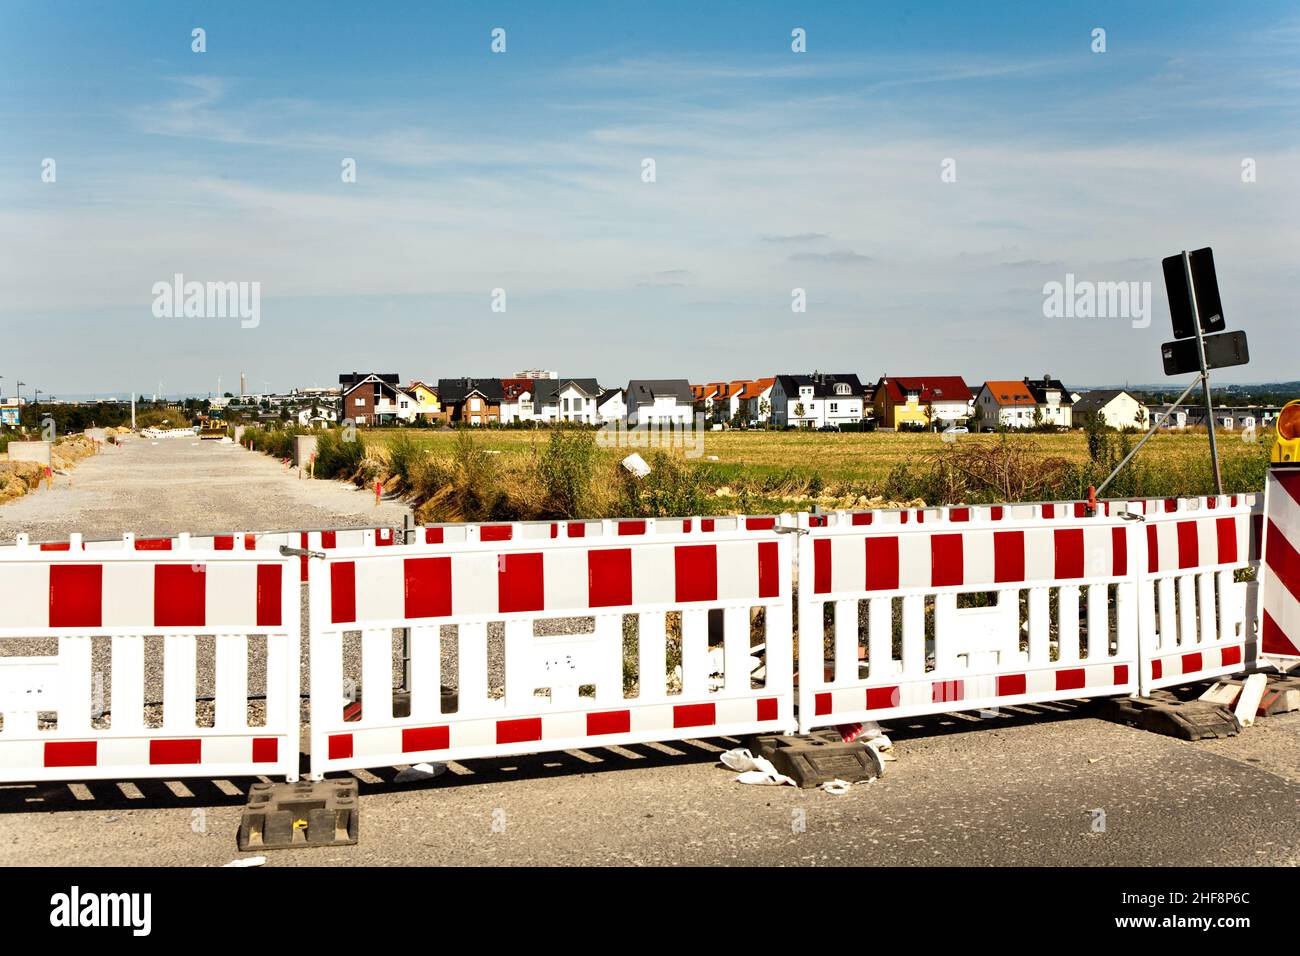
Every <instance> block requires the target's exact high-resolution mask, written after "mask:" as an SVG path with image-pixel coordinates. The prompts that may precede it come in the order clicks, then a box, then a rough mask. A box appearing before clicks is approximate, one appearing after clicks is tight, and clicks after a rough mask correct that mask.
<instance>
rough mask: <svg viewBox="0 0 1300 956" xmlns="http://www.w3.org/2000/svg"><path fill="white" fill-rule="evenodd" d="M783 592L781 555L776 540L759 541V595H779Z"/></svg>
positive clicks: (762, 596) (766, 596) (763, 596)
mask: <svg viewBox="0 0 1300 956" xmlns="http://www.w3.org/2000/svg"><path fill="white" fill-rule="evenodd" d="M780 593H781V555H780V551H779V549H778V548H777V544H776V542H775V541H760V542H759V543H758V596H759V597H760V598H768V597H777V596H779V595H780Z"/></svg>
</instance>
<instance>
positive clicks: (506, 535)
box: [478, 524, 514, 541]
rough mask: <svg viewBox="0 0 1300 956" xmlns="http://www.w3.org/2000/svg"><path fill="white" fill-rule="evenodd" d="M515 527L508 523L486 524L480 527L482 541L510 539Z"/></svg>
mask: <svg viewBox="0 0 1300 956" xmlns="http://www.w3.org/2000/svg"><path fill="white" fill-rule="evenodd" d="M513 533H514V528H512V527H510V525H508V524H485V525H483V526H481V527H480V528H479V529H478V539H479V540H480V541H509V540H510V536H511V535H512V534H513Z"/></svg>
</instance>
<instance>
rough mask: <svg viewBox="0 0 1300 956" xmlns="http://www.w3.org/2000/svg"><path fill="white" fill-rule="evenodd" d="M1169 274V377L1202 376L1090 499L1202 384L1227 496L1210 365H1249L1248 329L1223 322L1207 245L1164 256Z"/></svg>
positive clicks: (1163, 350)
mask: <svg viewBox="0 0 1300 956" xmlns="http://www.w3.org/2000/svg"><path fill="white" fill-rule="evenodd" d="M1161 266H1162V267H1163V269H1164V273H1165V292H1166V294H1167V296H1168V298H1169V317H1170V319H1171V320H1172V322H1173V327H1174V341H1172V342H1166V343H1164V344H1163V345H1162V346H1160V355H1161V358H1162V359H1163V360H1164V366H1165V374H1166V375H1185V374H1187V373H1188V372H1195V373H1196V377H1195V378H1194V379H1192V381H1191V383H1190V384H1189V385H1188V386H1187V387H1186V388H1185V389H1183V392H1182V394H1181V395H1179V396H1178V398H1177V399H1176V400H1175V401H1174V403H1173V404H1172V405H1170V406H1169V408H1168V409H1167V410H1166V411H1165V413H1164V414H1163V415H1160V416H1158V417H1157V418H1156V420H1155V422H1154V423H1153V424H1152V426H1151V428H1150V430H1149V431H1148V432H1147V433H1146V434H1145V435H1143V436H1142V440H1141V441H1139V442H1138V443H1137V444H1136V445H1134V446H1133V450H1132V451H1130V452H1129V453H1128V454H1127V455H1125V456H1124V460H1123V461H1121V462H1120V463H1119V464H1118V465H1116V466H1115V469H1114V470H1113V471H1112V472H1111V473H1110V474H1109V475H1107V476H1106V480H1105V481H1103V482H1102V483H1101V484H1100V485H1099V486H1097V488H1096V489H1095V490H1091V491H1090V495H1089V497H1090V500H1091V501H1094V502H1095V501H1096V499H1097V497H1098V496H1100V495H1101V493H1102V492H1103V491H1105V490H1106V486H1107V485H1109V484H1110V483H1111V482H1112V481H1113V480H1114V478H1115V476H1116V475H1118V474H1119V473H1120V470H1121V469H1122V468H1123V467H1124V466H1125V465H1127V464H1128V463H1129V461H1130V460H1131V459H1132V458H1133V456H1134V455H1136V454H1137V453H1138V450H1139V449H1140V448H1141V447H1142V446H1143V445H1145V444H1146V443H1147V439H1149V438H1150V437H1151V436H1152V435H1154V434H1155V433H1156V432H1157V431H1159V430H1160V428H1161V426H1163V425H1164V424H1165V422H1167V421H1168V420H1169V417H1170V416H1171V415H1173V413H1174V410H1175V409H1176V408H1178V406H1180V405H1181V404H1183V402H1184V401H1185V400H1186V399H1187V396H1188V395H1190V394H1191V393H1192V390H1193V389H1194V388H1196V386H1197V385H1200V386H1201V391H1202V394H1203V395H1204V398H1205V425H1206V429H1207V430H1208V431H1209V434H1210V461H1211V463H1212V465H1213V467H1214V492H1215V494H1218V495H1221V494H1223V475H1222V472H1221V471H1220V469H1219V449H1218V445H1217V443H1216V441H1215V437H1214V403H1213V400H1212V399H1211V396H1210V369H1212V368H1230V367H1232V366H1234V365H1245V364H1246V363H1247V362H1249V361H1250V351H1249V350H1248V348H1247V347H1246V333H1245V332H1226V331H1224V329H1225V327H1226V325H1225V323H1224V320H1223V302H1222V300H1220V298H1219V280H1218V277H1217V275H1216V274H1215V271H1214V252H1213V251H1212V250H1211V249H1210V248H1209V247H1208V246H1207V247H1206V248H1204V249H1196V250H1195V251H1193V252H1188V251H1187V250H1185V249H1184V250H1183V251H1182V252H1181V253H1180V254H1179V255H1176V256H1169V257H1167V258H1165V259H1163V260H1161Z"/></svg>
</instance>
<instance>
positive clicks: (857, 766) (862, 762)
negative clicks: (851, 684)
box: [753, 729, 885, 787]
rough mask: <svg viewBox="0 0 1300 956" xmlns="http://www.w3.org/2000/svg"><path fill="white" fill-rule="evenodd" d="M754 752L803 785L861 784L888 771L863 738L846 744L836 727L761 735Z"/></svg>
mask: <svg viewBox="0 0 1300 956" xmlns="http://www.w3.org/2000/svg"><path fill="white" fill-rule="evenodd" d="M753 752H754V754H755V756H759V757H766V758H767V759H768V760H770V761H772V766H774V767H776V769H777V771H778V772H779V773H783V774H785V775H786V776H787V777H790V778H791V779H792V780H794V782H795V783H797V784H798V785H799V786H800V787H820V786H821V785H822V784H823V783H829V782H830V781H832V780H843V781H845V782H846V783H858V782H860V781H863V780H874V779H875V778H876V777H879V776H880V775H881V774H883V773H884V772H885V765H884V763H882V762H881V759H880V755H879V754H878V753H876V751H875V750H874V749H872V748H871V747H868V746H867V745H866V744H865V743H863V742H862V741H860V740H855V741H851V742H849V743H845V742H844V741H843V739H841V737H840V733H839V731H837V730H834V729H828V730H817V731H814V732H813V733H811V734H789V735H785V734H780V735H776V734H774V735H770V736H763V737H758V738H756V739H755V740H754V749H753Z"/></svg>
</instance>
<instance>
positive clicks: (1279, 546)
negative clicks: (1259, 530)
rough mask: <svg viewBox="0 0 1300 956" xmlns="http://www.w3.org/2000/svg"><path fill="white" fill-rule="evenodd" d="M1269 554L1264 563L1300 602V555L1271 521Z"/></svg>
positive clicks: (1268, 544)
mask: <svg viewBox="0 0 1300 956" xmlns="http://www.w3.org/2000/svg"><path fill="white" fill-rule="evenodd" d="M1266 550H1267V552H1268V553H1267V554H1266V555H1265V556H1264V563H1265V564H1266V565H1268V570H1269V572H1270V573H1271V574H1273V575H1274V576H1275V577H1276V578H1277V580H1278V582H1279V583H1280V584H1281V585H1282V586H1283V587H1284V588H1286V589H1287V591H1289V592H1290V593H1291V596H1292V597H1294V598H1295V599H1296V600H1297V601H1300V553H1297V552H1296V549H1295V548H1294V547H1292V546H1291V542H1290V541H1288V540H1287V539H1286V535H1284V534H1283V533H1282V531H1281V529H1279V528H1278V526H1277V525H1276V524H1274V523H1273V522H1272V521H1271V520H1270V521H1269V523H1268V543H1267V545H1266Z"/></svg>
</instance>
